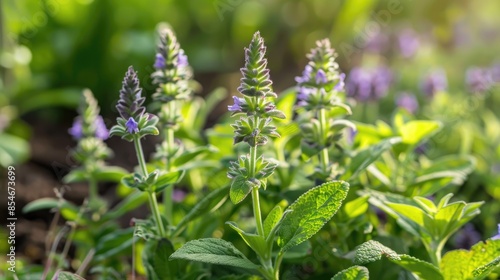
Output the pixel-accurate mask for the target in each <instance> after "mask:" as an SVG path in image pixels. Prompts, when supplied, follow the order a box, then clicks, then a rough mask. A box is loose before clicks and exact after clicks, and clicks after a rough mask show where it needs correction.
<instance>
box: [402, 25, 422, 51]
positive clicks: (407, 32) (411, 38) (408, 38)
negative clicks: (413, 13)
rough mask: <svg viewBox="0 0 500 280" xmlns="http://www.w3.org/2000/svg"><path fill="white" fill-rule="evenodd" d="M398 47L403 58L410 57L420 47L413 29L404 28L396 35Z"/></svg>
mask: <svg viewBox="0 0 500 280" xmlns="http://www.w3.org/2000/svg"><path fill="white" fill-rule="evenodd" d="M398 43H399V49H400V51H401V54H402V55H403V57H405V58H411V57H413V56H414V55H415V53H416V52H417V50H418V48H419V47H420V40H419V39H418V36H417V33H415V31H414V30H413V29H404V30H403V31H401V33H400V34H399V36H398Z"/></svg>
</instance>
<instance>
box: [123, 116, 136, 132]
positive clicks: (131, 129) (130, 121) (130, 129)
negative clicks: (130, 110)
mask: <svg viewBox="0 0 500 280" xmlns="http://www.w3.org/2000/svg"><path fill="white" fill-rule="evenodd" d="M125 125H126V126H127V131H128V133H137V132H139V124H138V123H137V122H136V121H135V120H134V118H132V117H130V118H129V119H128V121H127V122H126V123H125Z"/></svg>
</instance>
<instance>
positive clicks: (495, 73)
mask: <svg viewBox="0 0 500 280" xmlns="http://www.w3.org/2000/svg"><path fill="white" fill-rule="evenodd" d="M490 75H491V80H492V81H493V82H494V83H497V84H499V83H500V63H496V64H495V65H493V66H492V67H491V69H490Z"/></svg>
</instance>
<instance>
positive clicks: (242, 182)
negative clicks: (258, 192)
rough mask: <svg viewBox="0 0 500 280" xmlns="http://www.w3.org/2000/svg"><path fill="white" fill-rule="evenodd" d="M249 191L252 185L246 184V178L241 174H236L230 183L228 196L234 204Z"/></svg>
mask: <svg viewBox="0 0 500 280" xmlns="http://www.w3.org/2000/svg"><path fill="white" fill-rule="evenodd" d="M251 191H252V187H250V185H249V184H247V181H246V179H245V178H244V177H243V176H236V177H235V178H234V179H233V182H232V183H231V189H230V190H229V197H230V198H231V201H232V202H233V203H234V204H238V203H240V202H242V201H243V200H244V199H245V197H247V195H248V194H249V193H250V192H251Z"/></svg>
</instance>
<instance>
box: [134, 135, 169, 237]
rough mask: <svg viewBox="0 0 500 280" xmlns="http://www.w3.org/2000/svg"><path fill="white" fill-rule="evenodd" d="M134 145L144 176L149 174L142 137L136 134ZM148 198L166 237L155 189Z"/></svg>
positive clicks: (156, 220)
mask: <svg viewBox="0 0 500 280" xmlns="http://www.w3.org/2000/svg"><path fill="white" fill-rule="evenodd" d="M134 146H135V152H136V155H137V160H138V161H139V166H140V167H141V173H142V176H144V177H146V176H148V170H147V168H146V161H145V160H144V153H143V152H142V146H141V142H140V139H139V137H138V136H137V135H135V136H134ZM147 193H148V200H149V206H150V207H151V213H153V217H154V219H155V222H156V227H157V228H158V232H159V234H160V236H161V237H165V228H164V227H163V222H162V220H161V215H160V210H159V209H158V202H157V201H156V194H155V192H154V191H151V190H148V191H147Z"/></svg>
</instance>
